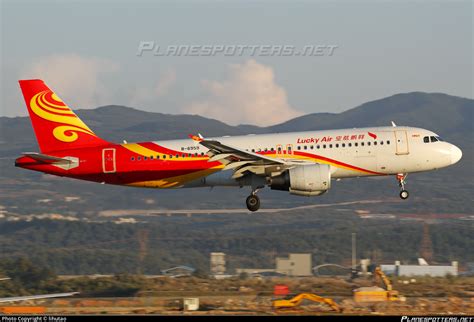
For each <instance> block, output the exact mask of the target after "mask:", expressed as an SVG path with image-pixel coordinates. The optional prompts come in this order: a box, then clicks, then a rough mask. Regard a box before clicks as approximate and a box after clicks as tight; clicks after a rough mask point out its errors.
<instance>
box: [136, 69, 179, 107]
mask: <svg viewBox="0 0 474 322" xmlns="http://www.w3.org/2000/svg"><path fill="white" fill-rule="evenodd" d="M175 83H176V72H175V71H174V70H173V69H169V70H167V71H165V72H164V73H163V74H162V75H161V77H160V79H159V80H158V81H157V82H156V83H155V84H154V85H152V86H140V87H137V88H135V89H134V91H133V93H132V94H131V98H130V102H129V104H130V105H132V106H138V107H140V106H143V105H148V104H149V103H152V102H153V100H154V99H157V98H160V97H162V96H165V95H166V94H168V93H169V91H170V89H171V88H172V87H173V85H174V84H175Z"/></svg>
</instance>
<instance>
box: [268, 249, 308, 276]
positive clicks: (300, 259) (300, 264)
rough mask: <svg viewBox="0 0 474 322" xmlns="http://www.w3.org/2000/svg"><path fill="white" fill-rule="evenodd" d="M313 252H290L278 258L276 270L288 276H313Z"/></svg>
mask: <svg viewBox="0 0 474 322" xmlns="http://www.w3.org/2000/svg"><path fill="white" fill-rule="evenodd" d="M311 267H312V266H311V254H289V256H288V257H277V258H276V271H277V272H278V273H282V274H286V275H288V276H311V275H313V274H312V272H311Z"/></svg>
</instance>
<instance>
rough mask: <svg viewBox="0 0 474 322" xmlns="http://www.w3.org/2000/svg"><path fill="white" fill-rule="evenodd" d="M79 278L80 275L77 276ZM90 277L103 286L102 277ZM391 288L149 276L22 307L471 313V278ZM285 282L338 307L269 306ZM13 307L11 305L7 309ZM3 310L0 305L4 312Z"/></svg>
mask: <svg viewBox="0 0 474 322" xmlns="http://www.w3.org/2000/svg"><path fill="white" fill-rule="evenodd" d="M81 278H84V277H81ZM111 278H114V277H101V278H99V279H95V281H96V283H99V284H100V283H107V279H111ZM392 282H393V286H394V289H396V290H397V291H399V293H400V295H403V296H404V297H406V300H405V301H389V302H364V303H358V302H355V301H354V298H353V290H354V289H356V288H358V287H362V286H374V285H376V283H375V282H374V280H373V279H372V278H356V279H353V280H351V279H349V278H348V277H346V276H341V277H305V278H272V279H268V278H265V279H262V278H260V279H259V278H245V279H243V278H230V279H224V280H215V279H209V278H197V277H182V278H170V277H154V278H148V279H147V283H146V285H144V287H142V288H141V289H140V290H138V291H137V292H136V293H135V294H134V296H128V297H88V295H87V293H84V294H82V293H81V294H80V295H79V297H73V298H61V299H48V300H41V301H36V302H34V303H28V305H32V306H33V305H34V306H41V307H44V308H45V311H46V313H50V314H160V315H285V314H297V315H328V314H348V315H359V314H361V315H366V314H370V315H373V314H380V315H440V314H441V315H447V314H455V315H473V314H474V277H452V276H451V277H449V276H448V277H443V278H431V277H415V278H403V277H399V278H392ZM276 284H286V285H288V286H289V289H290V291H291V293H295V294H298V293H304V292H306V293H314V294H317V295H320V296H323V297H326V298H331V299H333V300H334V301H335V302H336V303H337V304H338V305H339V307H340V308H341V309H342V312H341V313H336V312H334V311H333V310H332V309H331V308H330V307H329V306H327V305H324V304H319V303H313V302H309V301H306V302H304V303H303V305H301V306H300V307H297V308H294V309H292V310H278V311H276V310H274V309H273V308H272V298H273V297H274V295H273V287H274V285H276ZM184 298H199V310H197V311H185V310H183V299H184ZM11 306H14V305H11ZM5 307H6V306H3V308H5Z"/></svg>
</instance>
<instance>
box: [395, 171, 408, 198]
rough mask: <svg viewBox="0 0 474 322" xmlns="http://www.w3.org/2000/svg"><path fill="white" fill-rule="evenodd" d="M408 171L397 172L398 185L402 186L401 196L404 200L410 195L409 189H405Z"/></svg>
mask: <svg viewBox="0 0 474 322" xmlns="http://www.w3.org/2000/svg"><path fill="white" fill-rule="evenodd" d="M407 175H408V173H399V174H397V180H398V185H399V186H400V198H402V199H403V200H405V199H407V198H408V196H409V195H410V194H409V193H408V191H407V190H405V184H406V181H405V179H406V177H407Z"/></svg>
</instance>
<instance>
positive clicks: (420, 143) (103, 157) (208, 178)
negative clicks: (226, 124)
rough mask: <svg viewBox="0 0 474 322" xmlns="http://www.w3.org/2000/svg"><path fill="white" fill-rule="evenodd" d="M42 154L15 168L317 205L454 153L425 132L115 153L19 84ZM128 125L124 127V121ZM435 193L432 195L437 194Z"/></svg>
mask: <svg viewBox="0 0 474 322" xmlns="http://www.w3.org/2000/svg"><path fill="white" fill-rule="evenodd" d="M20 86H21V89H22V91H23V96H24V98H25V102H26V105H27V107H28V112H29V114H30V118H31V121H32V124H33V128H34V130H35V134H36V138H37V140H38V144H39V147H40V150H41V153H37V152H25V153H23V156H22V157H19V158H18V159H16V162H15V165H16V166H18V167H22V168H25V169H29V170H35V171H41V172H45V173H49V174H53V175H58V176H64V177H70V178H75V179H81V180H88V181H95V182H100V183H107V184H117V185H127V186H134V187H148V188H186V187H213V186H237V187H243V186H249V187H251V194H250V196H249V197H248V198H247V201H246V204H247V208H248V209H249V210H250V211H256V210H258V209H259V207H260V199H259V198H258V196H257V191H258V190H259V189H261V188H264V187H265V186H269V187H270V188H271V189H274V190H283V191H288V192H289V193H291V194H293V195H299V196H318V195H321V194H323V193H325V192H326V191H328V190H329V188H330V187H331V180H332V179H339V178H351V177H364V176H387V175H394V176H396V178H397V180H398V182H399V186H400V197H401V198H402V199H406V198H408V191H407V190H405V178H406V176H407V174H408V173H414V172H422V171H431V170H436V169H440V168H443V167H447V166H449V165H452V164H455V163H456V162H458V161H459V160H460V159H461V157H462V152H461V150H460V149H459V148H458V147H456V146H455V145H453V144H450V143H447V142H444V141H443V140H441V138H440V137H439V136H438V135H437V134H436V133H433V132H431V131H429V130H425V129H421V128H415V127H405V126H396V125H395V124H394V123H393V124H392V126H387V127H369V128H359V129H354V128H353V129H339V130H323V131H309V132H294V133H279V134H262V135H243V136H234V137H218V138H204V137H202V136H201V135H198V136H196V135H190V138H189V139H185V140H170V141H152V142H140V143H126V142H124V143H123V144H116V143H110V142H107V141H105V140H103V139H101V138H99V137H98V136H97V135H96V134H95V133H94V132H93V131H92V130H91V129H90V128H89V127H88V126H87V125H86V124H85V123H84V122H82V121H81V120H80V119H79V118H78V117H77V116H76V114H74V112H72V110H71V109H70V108H69V107H68V106H67V105H66V104H64V102H63V101H62V100H61V99H60V98H59V97H58V96H57V95H56V94H55V93H53V92H52V91H51V90H50V89H49V88H48V87H47V86H46V85H45V84H44V82H43V81H41V80H23V81H20ZM124 123H126V120H124ZM433 189H436V188H435V187H434V188H433Z"/></svg>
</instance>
